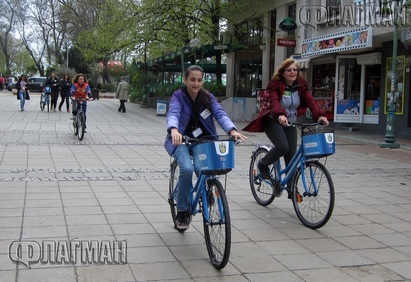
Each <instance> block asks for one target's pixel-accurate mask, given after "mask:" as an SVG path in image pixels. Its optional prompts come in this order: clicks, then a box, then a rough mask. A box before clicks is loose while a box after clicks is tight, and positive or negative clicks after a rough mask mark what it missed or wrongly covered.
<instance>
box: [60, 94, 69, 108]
mask: <svg viewBox="0 0 411 282" xmlns="http://www.w3.org/2000/svg"><path fill="white" fill-rule="evenodd" d="M60 98H61V102H60V104H59V110H60V109H61V107H62V106H63V104H64V101H66V106H67V110H69V109H70V103H69V100H70V97H69V95H66V94H63V93H60Z"/></svg>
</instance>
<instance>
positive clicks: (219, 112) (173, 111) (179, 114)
mask: <svg viewBox="0 0 411 282" xmlns="http://www.w3.org/2000/svg"><path fill="white" fill-rule="evenodd" d="M209 95H210V97H211V115H209V116H208V117H206V118H205V119H204V118H202V117H201V116H200V117H199V121H200V122H201V124H202V125H203V126H204V128H206V129H207V131H208V132H209V133H210V134H212V135H213V136H218V134H217V129H216V127H215V124H214V120H213V117H214V118H215V119H216V120H217V122H218V124H219V125H220V126H221V128H222V129H223V130H224V131H225V132H226V133H227V134H229V132H230V131H231V130H232V129H236V130H237V128H236V127H235V125H234V123H233V122H232V121H231V119H230V118H229V117H228V116H227V113H226V112H225V111H224V109H223V108H222V107H221V105H220V104H219V103H218V101H217V99H216V98H215V97H214V95H213V94H211V93H209ZM189 99H190V98H189V97H188V96H187V94H185V93H184V92H183V90H182V89H179V90H177V91H176V92H174V93H173V96H172V97H171V101H170V106H169V109H168V113H167V132H168V134H167V136H166V140H165V142H164V147H165V148H166V151H167V153H168V154H169V155H170V156H171V155H172V154H173V152H174V149H175V148H176V146H174V145H173V142H172V141H171V138H170V132H171V129H172V128H177V129H178V132H180V133H181V134H184V132H185V131H186V128H187V126H188V123H189V121H190V118H191V116H192V112H193V109H192V106H191V101H190V100H189ZM204 110H205V107H202V108H201V109H200V113H202V112H203V111H204Z"/></svg>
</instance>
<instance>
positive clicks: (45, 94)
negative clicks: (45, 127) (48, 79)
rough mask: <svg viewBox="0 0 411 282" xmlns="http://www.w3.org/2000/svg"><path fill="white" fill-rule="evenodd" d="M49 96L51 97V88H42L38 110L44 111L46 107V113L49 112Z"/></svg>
mask: <svg viewBox="0 0 411 282" xmlns="http://www.w3.org/2000/svg"><path fill="white" fill-rule="evenodd" d="M50 95H51V87H49V86H46V87H43V90H42V91H41V95H40V110H42V111H43V110H44V108H45V106H46V105H47V112H50Z"/></svg>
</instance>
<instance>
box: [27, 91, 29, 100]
mask: <svg viewBox="0 0 411 282" xmlns="http://www.w3.org/2000/svg"><path fill="white" fill-rule="evenodd" d="M26 100H30V95H29V91H26Z"/></svg>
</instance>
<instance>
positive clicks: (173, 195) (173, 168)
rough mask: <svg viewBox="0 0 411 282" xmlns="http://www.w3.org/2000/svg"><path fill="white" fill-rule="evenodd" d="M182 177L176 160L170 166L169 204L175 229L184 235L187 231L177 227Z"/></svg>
mask: <svg viewBox="0 0 411 282" xmlns="http://www.w3.org/2000/svg"><path fill="white" fill-rule="evenodd" d="M179 177H180V169H179V167H178V165H177V161H176V160H174V161H173V162H172V163H171V164H170V180H169V182H168V203H169V204H170V211H171V218H172V219H173V224H174V229H176V230H177V231H179V232H181V233H184V231H186V230H187V229H180V228H178V227H177V225H176V216H177V185H178V178H179Z"/></svg>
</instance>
